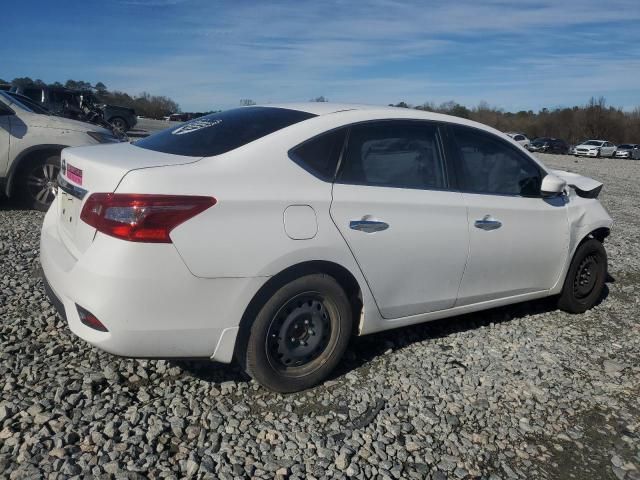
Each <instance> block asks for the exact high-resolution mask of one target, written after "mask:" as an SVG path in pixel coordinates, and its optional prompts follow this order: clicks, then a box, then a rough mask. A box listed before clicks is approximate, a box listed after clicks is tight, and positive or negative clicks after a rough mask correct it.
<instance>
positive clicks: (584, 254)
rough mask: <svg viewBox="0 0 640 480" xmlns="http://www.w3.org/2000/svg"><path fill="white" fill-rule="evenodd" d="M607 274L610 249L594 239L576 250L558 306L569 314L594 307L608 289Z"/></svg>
mask: <svg viewBox="0 0 640 480" xmlns="http://www.w3.org/2000/svg"><path fill="white" fill-rule="evenodd" d="M606 275H607V252H606V251H605V249H604V246H603V245H602V243H601V242H599V241H598V240H596V239H595V238H591V239H589V240H587V241H586V242H584V243H582V244H581V245H580V246H579V247H578V249H577V250H576V253H575V255H574V256H573V260H572V261H571V265H570V266H569V271H568V272H567V277H566V278H565V281H564V286H563V288H562V293H561V294H560V298H559V299H558V307H559V308H560V309H561V310H564V311H565V312H569V313H583V312H585V311H587V310H589V309H590V308H592V307H593V306H594V305H595V304H596V303H598V300H600V297H601V296H602V290H603V289H604V281H605V278H606Z"/></svg>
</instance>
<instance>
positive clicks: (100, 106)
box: [11, 85, 138, 135]
mask: <svg viewBox="0 0 640 480" xmlns="http://www.w3.org/2000/svg"><path fill="white" fill-rule="evenodd" d="M11 91H12V92H14V93H18V94H20V95H24V96H26V97H28V98H30V99H31V100H32V101H33V102H35V103H37V104H39V105H40V106H42V107H44V108H46V109H47V110H49V111H50V112H52V113H54V114H55V115H60V116H62V117H66V118H70V119H72V120H80V121H83V122H89V123H96V124H99V125H101V126H103V127H107V128H111V129H113V130H114V133H116V134H119V135H124V134H126V132H127V131H129V130H130V129H132V128H133V127H134V126H135V125H136V123H137V122H138V117H137V116H136V112H135V110H134V109H133V108H128V107H120V106H116V105H107V104H104V103H102V102H100V101H99V100H98V98H97V97H96V96H95V95H94V93H93V92H92V91H90V90H72V89H69V88H64V87H51V86H38V85H30V86H26V87H19V86H18V87H13V88H12V89H11Z"/></svg>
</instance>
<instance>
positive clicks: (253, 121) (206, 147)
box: [134, 107, 315, 157]
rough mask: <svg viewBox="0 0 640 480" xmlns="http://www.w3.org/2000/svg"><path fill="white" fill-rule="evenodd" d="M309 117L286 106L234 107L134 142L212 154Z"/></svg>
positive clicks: (181, 152) (164, 150)
mask: <svg viewBox="0 0 640 480" xmlns="http://www.w3.org/2000/svg"><path fill="white" fill-rule="evenodd" d="M312 117H315V115H314V114H312V113H308V112H302V111H300V110H290V109H287V108H275V107H243V108H235V109H233V110H227V111H224V112H219V113H212V114H211V115H206V116H204V117H200V118H197V119H195V120H191V121H189V122H186V123H183V124H181V125H179V126H177V127H174V128H168V129H166V130H162V131H161V132H158V133H156V134H154V135H151V136H149V137H147V138H143V139H142V140H138V141H137V142H135V143H134V145H136V146H137V147H140V148H146V149H148V150H153V151H156V152H162V153H172V154H174V155H185V156H189V157H212V156H214V155H221V154H223V153H227V152H230V151H231V150H235V149H236V148H238V147H241V146H243V145H246V144H247V143H250V142H253V141H254V140H257V139H259V138H261V137H264V136H266V135H269V134H270V133H273V132H275V131H277V130H281V129H283V128H285V127H288V126H290V125H293V124H294V123H298V122H302V121H303V120H307V119H309V118H312Z"/></svg>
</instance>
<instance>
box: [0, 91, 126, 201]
mask: <svg viewBox="0 0 640 480" xmlns="http://www.w3.org/2000/svg"><path fill="white" fill-rule="evenodd" d="M118 141H119V140H118V139H117V138H116V137H115V136H114V135H113V133H112V132H111V131H109V130H107V129H104V128H101V127H99V126H97V125H92V124H90V123H84V122H78V121H76V120H70V119H67V118H62V117H58V116H55V115H53V114H52V113H51V112H49V111H48V110H46V109H44V108H42V107H41V106H39V105H38V104H36V103H34V102H32V101H31V100H30V99H29V98H26V97H23V96H21V95H18V94H16V93H10V92H2V91H0V189H1V191H2V193H4V194H5V195H6V196H7V197H12V196H17V197H21V198H22V199H23V200H24V201H25V202H26V203H27V204H28V205H29V206H30V207H32V208H35V209H38V210H42V211H46V210H47V208H49V205H50V204H51V202H52V201H53V199H54V196H55V192H56V186H57V182H58V172H59V170H60V152H61V151H62V149H63V148H66V147H75V146H80V145H94V144H98V143H111V142H118Z"/></svg>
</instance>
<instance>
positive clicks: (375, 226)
mask: <svg viewBox="0 0 640 480" xmlns="http://www.w3.org/2000/svg"><path fill="white" fill-rule="evenodd" d="M349 228H350V229H351V230H359V231H361V232H365V233H374V232H381V231H383V230H386V229H387V228H389V224H388V223H385V222H381V221H380V220H372V219H368V218H366V217H364V218H362V219H361V220H351V221H350V222H349Z"/></svg>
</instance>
